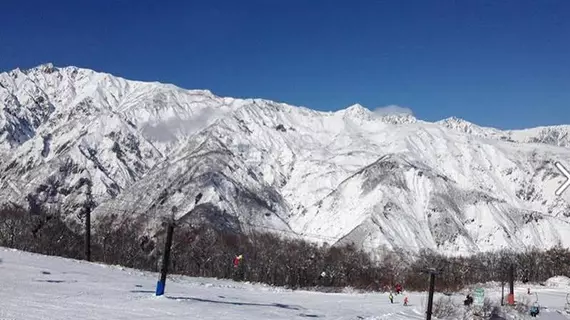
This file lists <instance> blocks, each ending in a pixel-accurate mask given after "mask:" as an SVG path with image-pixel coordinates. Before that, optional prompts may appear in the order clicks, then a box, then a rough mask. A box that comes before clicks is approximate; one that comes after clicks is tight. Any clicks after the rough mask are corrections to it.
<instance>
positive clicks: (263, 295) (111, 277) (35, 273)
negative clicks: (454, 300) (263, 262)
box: [0, 248, 425, 320]
mask: <svg viewBox="0 0 570 320" xmlns="http://www.w3.org/2000/svg"><path fill="white" fill-rule="evenodd" d="M0 258H1V259H2V260H3V262H2V263H1V264H0V280H1V281H2V290H0V301H2V302H1V306H2V307H1V308H0V319H13V320H20V319H22V320H23V319H26V320H34V319H61V320H67V319H93V320H97V319H125V320H126V319H165V318H168V319H204V320H205V319H216V320H223V319H231V320H237V319H240V320H241V319H243V320H257V319H259V320H266V319H304V318H322V319H355V320H356V319H367V320H373V319H395V320H398V319H423V318H424V316H423V310H424V308H422V305H421V303H422V302H423V301H425V297H424V296H425V294H421V293H414V294H411V295H410V297H409V299H410V304H411V305H410V306H408V307H404V306H402V302H401V299H402V298H401V297H397V298H396V299H395V300H396V302H397V303H395V304H394V305H391V304H390V303H389V301H388V298H387V295H386V294H350V293H346V294H323V293H315V292H303V291H299V292H293V291H291V290H286V289H282V288H273V287H268V286H264V285H252V284H247V283H236V282H233V281H224V280H215V279H203V278H188V277H179V276H173V277H169V278H168V279H167V282H166V292H165V295H164V296H161V297H156V296H155V295H154V290H155V287H156V281H157V280H158V278H159V275H158V274H154V273H148V272H140V271H136V270H132V269H124V268H120V267H111V266H106V265H99V264H92V263H84V262H80V261H74V260H68V259H62V258H56V257H46V256H41V255H35V254H30V253H26V252H18V251H9V250H6V249H2V248H0Z"/></svg>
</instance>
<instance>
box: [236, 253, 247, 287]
mask: <svg viewBox="0 0 570 320" xmlns="http://www.w3.org/2000/svg"><path fill="white" fill-rule="evenodd" d="M242 260H243V255H241V254H240V255H239V256H236V257H235V258H234V277H233V278H234V280H235V281H240V280H243V278H244V276H245V270H244V269H243V266H242Z"/></svg>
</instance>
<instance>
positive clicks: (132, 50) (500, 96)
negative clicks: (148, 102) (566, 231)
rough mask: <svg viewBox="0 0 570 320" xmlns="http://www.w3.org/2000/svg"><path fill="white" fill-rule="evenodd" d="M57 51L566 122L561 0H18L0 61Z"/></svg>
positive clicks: (251, 90) (495, 121) (225, 80)
mask: <svg viewBox="0 0 570 320" xmlns="http://www.w3.org/2000/svg"><path fill="white" fill-rule="evenodd" d="M46 62H52V63H54V64H55V65H56V66H66V65H76V66H79V67H86V68H91V69H94V70H97V71H104V72H108V73H112V74H115V75H118V76H122V77H125V78H128V79H135V80H150V81H161V82H167V83H173V84H176V85H178V86H181V87H183V88H188V89H209V90H212V92H214V93H215V94H218V95H222V96H232V97H257V98H267V99H271V100H277V101H282V102H287V103H290V104H293V105H302V106H306V107H310V108H313V109H318V110H338V109H341V108H345V107H347V106H349V105H351V104H353V103H360V104H362V105H364V106H366V107H368V108H370V109H374V108H375V107H380V106H385V105H392V104H394V105H400V106H404V107H409V108H411V109H412V110H413V112H414V114H415V115H416V116H417V117H418V118H420V119H423V120H428V121H435V120H439V119H443V118H446V117H449V116H457V117H460V118H464V119H466V120H469V121H472V122H475V123H477V124H480V125H486V126H495V127H500V128H521V127H530V126H539V125H551V124H564V123H570V1H568V0H559V1H554V0H540V1H534V0H533V1H530V0H493V1H484V0H461V1H460V0H457V1H451V0H449V1H445V0H441V1H440V0H434V1H429V0H418V1H411V0H410V1H407V0H399V1H358V0H345V1H334V0H321V1H317V0H257V1H247V0H243V1H237V0H229V1H215V0H204V1H198V0H185V1H182V0H180V1H169V0H160V1H159V0H153V1H148V0H131V1H127V0H123V1H111V0H99V1H95V0H78V1H77V0H73V1H69V0H59V1H47V0H26V1H3V2H2V6H1V7H0V70H1V71H6V70H11V69H14V68H16V67H20V68H29V67H32V66H35V65H38V64H41V63H46Z"/></svg>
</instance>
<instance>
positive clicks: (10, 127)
mask: <svg viewBox="0 0 570 320" xmlns="http://www.w3.org/2000/svg"><path fill="white" fill-rule="evenodd" d="M62 70H63V71H62ZM569 133H570V126H567V125H566V126H565V125H562V126H542V127H536V128H530V129H523V130H500V129H496V128H487V127H481V126H477V125H475V124H473V123H471V122H468V121H465V120H462V119H459V118H455V117H450V118H447V119H443V120H440V121H436V122H427V121H423V120H419V119H416V118H415V117H414V116H413V115H412V114H409V113H394V114H377V113H375V112H374V111H373V110H369V109H367V108H365V107H363V106H362V105H360V104H354V105H351V106H349V107H347V108H345V109H342V110H338V111H328V112H324V111H316V110H312V109H309V108H306V107H296V106H292V105H289V104H286V103H281V102H275V101H271V100H265V99H256V98H255V99H254V98H252V99H235V98H230V97H218V96H216V95H214V94H213V93H212V92H211V91H209V90H186V89H182V88H179V87H176V86H174V85H171V84H160V83H156V82H142V81H131V80H127V79H124V78H120V77H114V76H112V75H110V74H106V73H98V72H95V71H93V70H89V69H82V68H77V67H73V66H70V67H63V68H58V67H54V66H53V64H44V65H40V66H38V67H36V68H31V69H27V70H25V71H22V70H19V69H16V70H12V71H9V72H4V73H0V157H2V159H3V161H2V164H0V195H1V196H2V198H3V199H4V202H5V203H7V202H11V203H18V204H21V205H25V206H32V205H36V204H45V203H58V206H60V207H59V210H60V211H62V212H64V217H65V218H66V219H67V220H69V221H76V222H81V219H82V217H83V215H84V210H85V206H90V207H91V209H93V216H94V217H97V216H104V215H107V214H112V213H117V212H120V213H121V217H122V218H123V219H136V218H137V217H139V218H141V219H146V220H147V221H148V225H149V229H152V228H156V227H158V224H159V220H160V219H161V217H162V216H164V215H166V214H169V213H170V212H171V211H172V209H173V208H176V212H177V213H176V214H177V217H179V218H184V217H189V216H192V215H198V212H201V213H200V215H204V210H203V208H205V207H204V206H207V207H208V208H210V209H208V210H209V211H208V210H206V211H208V212H212V214H210V215H208V217H209V218H208V219H209V221H210V222H212V223H214V224H216V225H218V226H225V227H228V228H234V229H237V230H241V231H244V232H247V230H251V228H253V229H255V228H256V227H257V228H258V229H260V230H265V229H267V230H274V231H275V232H282V233H283V234H284V235H286V234H295V235H296V236H299V237H304V238H307V239H311V240H314V241H318V242H333V243H334V242H337V241H340V240H341V239H343V241H346V239H351V241H354V242H355V243H356V244H357V245H360V246H362V247H363V248H364V247H365V248H368V249H369V251H371V253H374V252H373V251H374V249H370V248H381V247H384V246H388V247H392V248H412V249H413V250H415V251H417V250H419V249H421V248H431V249H435V250H438V251H441V252H444V253H449V254H457V253H458V252H459V253H473V252H478V251H481V250H483V251H485V250H494V249H497V248H501V247H511V248H515V249H517V250H522V249H523V248H526V247H528V246H546V247H548V246H549V245H554V244H555V243H558V242H562V243H564V244H565V245H566V246H570V237H568V236H566V237H565V236H564V234H565V233H567V232H568V231H570V228H568V225H570V219H568V218H569V217H570V206H569V205H568V203H567V202H566V201H565V200H564V199H561V198H558V197H555V196H554V190H555V189H556V186H557V185H559V184H560V183H561V179H562V177H560V174H558V173H557V171H556V169H555V168H554V166H553V165H552V164H553V162H554V161H564V160H566V159H570V149H569V148H568V146H570V134H569ZM5 159H6V161H5ZM383 166H387V167H383ZM188 168H190V169H188ZM366 168H368V171H366V173H367V176H366V177H364V176H362V175H358V172H361V171H363V170H366ZM331 194H333V195H335V196H330V195H331ZM198 195H200V196H198ZM321 206H325V207H326V210H325V213H322V211H321V209H320V207H321ZM149 211H153V212H155V213H153V214H150V213H149ZM525 215H527V216H528V215H532V216H533V217H534V216H536V217H540V219H536V221H535V220H532V219H531V221H528V222H525V221H527V220H528V219H526V220H525V218H524V216H525ZM395 217H398V218H395ZM343 221H344V222H343ZM533 221H534V222H533ZM560 221H563V222H564V223H562V224H561V223H560ZM419 222H421V223H419ZM343 223H344V224H343ZM279 230H280V231H279ZM314 235H320V237H321V239H320V240H319V239H316V238H315V237H313V236H314ZM323 239H327V241H322V240H323ZM329 240H330V241H329ZM493 242H494V244H493ZM410 243H412V244H410ZM413 250H412V251H413Z"/></svg>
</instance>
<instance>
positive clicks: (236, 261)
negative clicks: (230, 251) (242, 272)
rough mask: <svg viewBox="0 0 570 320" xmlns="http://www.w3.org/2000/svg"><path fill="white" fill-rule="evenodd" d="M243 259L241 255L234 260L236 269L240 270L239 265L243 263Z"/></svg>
mask: <svg viewBox="0 0 570 320" xmlns="http://www.w3.org/2000/svg"><path fill="white" fill-rule="evenodd" d="M241 259H243V255H241V254H240V255H239V256H236V257H235V258H234V269H237V268H238V266H239V263H240V262H241Z"/></svg>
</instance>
